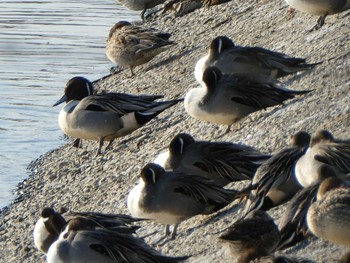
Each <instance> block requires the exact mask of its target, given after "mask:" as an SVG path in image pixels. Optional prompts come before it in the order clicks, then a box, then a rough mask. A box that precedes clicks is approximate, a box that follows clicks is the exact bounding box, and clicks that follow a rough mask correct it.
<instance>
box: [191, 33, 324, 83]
mask: <svg viewBox="0 0 350 263" xmlns="http://www.w3.org/2000/svg"><path fill="white" fill-rule="evenodd" d="M320 63H322V62H317V63H313V64H308V63H306V59H305V58H295V57H291V56H288V55H286V54H284V53H280V52H275V51H272V50H269V49H265V48H262V47H244V46H238V45H236V44H235V43H234V42H233V41H232V39H230V38H229V37H227V36H218V37H216V38H214V39H213V40H212V41H211V43H210V46H209V51H208V54H206V55H205V56H203V57H202V58H200V59H199V60H198V61H197V63H196V66H195V71H194V72H195V78H196V80H197V82H198V83H202V79H203V73H204V71H205V70H206V69H207V68H208V67H210V66H215V67H217V68H218V69H219V70H220V71H221V72H222V73H225V74H232V73H239V74H247V75H253V76H255V77H269V78H272V79H277V78H281V77H285V76H287V75H290V74H295V73H297V72H299V71H304V70H308V69H312V68H314V67H315V66H316V65H318V64H320Z"/></svg>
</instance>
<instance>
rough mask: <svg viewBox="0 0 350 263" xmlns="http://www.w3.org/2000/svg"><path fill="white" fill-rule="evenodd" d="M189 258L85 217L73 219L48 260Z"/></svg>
mask: <svg viewBox="0 0 350 263" xmlns="http://www.w3.org/2000/svg"><path fill="white" fill-rule="evenodd" d="M187 258H188V257H167V256H164V255H162V254H160V253H159V252H158V251H156V250H154V249H153V248H151V247H150V246H148V245H147V244H146V243H145V242H144V241H143V240H142V239H140V238H137V237H135V236H133V235H130V234H123V233H119V232H118V231H110V230H107V229H103V228H100V229H96V228H95V226H94V224H93V222H91V221H90V220H87V219H84V218H74V219H72V220H71V221H69V223H68V225H67V226H66V228H65V229H64V231H63V232H62V233H61V234H60V236H59V238H58V239H57V240H56V241H55V242H54V243H53V244H52V245H51V246H50V249H49V251H48V253H47V262H48V263H57V262H62V263H63V262H64V263H96V262H99V263H112V262H114V263H115V262H133V263H151V262H152V263H153V262H159V263H163V262H167V263H168V262H169V263H170V262H172V263H175V262H180V261H183V260H185V259H187Z"/></svg>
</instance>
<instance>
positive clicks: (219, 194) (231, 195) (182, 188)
mask: <svg viewBox="0 0 350 263" xmlns="http://www.w3.org/2000/svg"><path fill="white" fill-rule="evenodd" d="M170 181H171V183H170V184H169V185H171V190H172V191H174V192H175V193H181V194H183V195H186V196H188V197H190V198H192V199H194V200H196V201H197V202H199V203H202V204H203V205H210V204H228V203H230V202H232V201H233V200H234V199H235V196H236V194H237V191H235V190H229V189H224V188H222V187H221V186H219V185H217V184H216V183H215V182H214V181H213V180H210V179H208V178H205V177H203V176H198V175H187V174H177V175H176V176H173V177H170Z"/></svg>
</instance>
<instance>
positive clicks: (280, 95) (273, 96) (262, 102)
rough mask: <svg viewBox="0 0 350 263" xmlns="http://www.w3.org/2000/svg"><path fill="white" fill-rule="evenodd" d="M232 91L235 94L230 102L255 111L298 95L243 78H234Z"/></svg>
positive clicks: (272, 85) (268, 84)
mask: <svg viewBox="0 0 350 263" xmlns="http://www.w3.org/2000/svg"><path fill="white" fill-rule="evenodd" d="M232 89H234V92H235V94H234V95H233V96H232V97H231V100H232V101H234V102H236V103H239V104H243V105H245V106H249V107H252V108H254V109H255V110H262V109H266V108H268V107H271V106H275V105H278V104H283V102H284V101H285V100H287V99H291V98H294V95H295V94H298V93H299V92H294V91H291V90H287V89H282V88H279V87H277V86H276V85H275V84H274V83H272V82H264V81H262V82H259V81H257V82H255V81H253V80H250V79H247V78H245V77H239V78H236V82H235V83H234V86H233V87H232Z"/></svg>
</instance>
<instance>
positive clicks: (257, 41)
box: [0, 0, 350, 262]
mask: <svg viewBox="0 0 350 263" xmlns="http://www.w3.org/2000/svg"><path fill="white" fill-rule="evenodd" d="M286 10H287V5H286V4H285V3H284V1H269V0H266V1H258V3H256V1H253V0H250V1H249V0H248V1H243V0H236V1H235V0H232V1H230V2H228V3H225V4H221V5H217V6H213V7H210V8H209V9H207V8H200V9H197V10H195V11H194V12H192V13H190V14H188V15H185V16H182V17H178V18H176V19H173V18H171V17H162V18H159V19H157V20H154V21H152V22H147V24H149V25H151V26H153V27H157V28H159V29H161V30H163V31H167V32H170V33H172V34H173V36H172V39H173V40H174V41H176V42H177V45H175V46H173V47H171V48H170V49H169V50H168V51H166V52H164V53H162V55H160V56H158V57H156V58H155V59H154V60H152V61H151V62H150V63H147V64H145V65H143V66H140V67H137V68H136V71H135V72H136V76H134V77H133V78H129V77H128V76H129V71H128V70H124V71H122V72H121V73H119V74H115V75H113V76H111V77H109V78H106V79H104V80H102V81H99V82H98V83H97V84H96V87H97V88H98V89H100V90H107V91H118V92H127V93H136V94H141V93H143V94H164V95H165V98H167V99H171V98H178V97H183V96H184V95H185V94H186V92H187V91H188V90H189V89H190V88H193V87H196V86H197V85H198V84H197V83H196V81H195V79H194V74H193V70H194V65H195V63H196V61H197V60H198V59H199V58H200V57H201V56H202V55H203V54H204V53H206V50H207V47H208V45H209V43H210V41H211V40H212V39H213V38H214V37H216V36H218V35H227V36H229V37H231V38H232V39H233V40H234V41H235V43H236V44H238V45H250V46H254V45H256V46H262V47H266V48H270V49H273V50H276V51H280V52H284V53H286V54H289V55H293V56H297V57H306V58H308V62H310V63H311V62H318V61H323V64H321V65H319V66H318V67H317V68H316V69H314V70H311V71H307V72H305V73H303V74H299V75H296V76H294V77H293V78H289V79H283V80H282V82H283V83H285V84H286V86H287V87H288V88H291V89H295V90H305V89H312V90H314V91H313V92H312V93H310V94H308V95H306V96H302V97H299V98H296V99H293V100H290V101H288V102H286V104H285V105H284V106H279V107H275V108H269V109H268V110H266V111H261V112H258V113H254V114H251V115H250V116H248V117H247V118H246V119H244V120H243V121H241V123H240V125H235V126H234V127H233V131H231V132H230V133H228V134H225V135H224V136H221V135H222V134H223V133H224V131H225V129H226V127H223V126H218V125H214V124H209V123H204V122H201V121H198V120H195V119H193V118H191V117H190V116H189V115H188V114H186V112H185V110H184V107H183V104H182V103H179V104H178V105H176V106H175V107H173V108H171V109H169V110H167V111H165V112H164V113H162V114H161V115H159V117H158V118H156V119H155V120H153V121H151V122H150V123H149V124H148V125H146V126H145V127H143V128H141V129H139V130H138V131H136V132H134V133H133V134H131V135H129V136H126V137H124V138H121V139H118V140H116V142H115V143H114V147H113V149H111V150H110V151H108V152H106V153H105V154H103V155H102V156H99V157H95V153H96V150H97V143H96V142H85V141H84V144H83V148H82V149H76V148H73V147H72V146H71V144H67V145H64V146H62V147H60V148H59V149H56V150H53V151H50V152H48V153H46V154H45V155H43V156H41V157H40V158H39V159H37V160H35V161H33V162H32V163H31V164H30V165H29V169H30V170H31V171H32V175H31V176H30V177H29V178H28V179H26V180H25V181H24V182H22V183H20V184H19V186H18V187H19V189H20V192H21V193H22V194H21V195H20V196H19V199H18V202H17V203H15V204H12V205H11V206H10V207H7V208H5V209H3V211H2V214H1V217H0V220H1V221H0V224H1V226H0V251H1V252H0V254H1V256H0V262H43V261H45V256H44V255H42V254H41V253H40V252H38V251H37V250H36V249H35V247H34V242H33V238H32V231H33V228H34V224H35V222H36V220H37V219H38V216H39V212H40V210H41V209H42V208H43V207H45V206H52V207H54V208H56V209H59V208H61V207H67V208H68V209H70V210H75V211H100V212H109V213H126V214H128V210H127V207H126V198H127V195H128V192H129V190H130V189H131V188H132V187H133V186H134V185H135V184H136V183H137V182H138V177H139V174H140V170H141V168H142V167H143V166H144V165H145V164H147V163H148V162H151V161H152V160H153V159H154V158H155V157H156V156H157V154H158V153H159V152H160V151H162V150H163V149H164V148H165V147H167V145H168V143H169V141H170V140H171V138H172V137H173V136H174V135H176V134H177V133H179V132H187V133H190V134H192V135H193V136H194V137H195V138H196V139H203V140H213V141H214V140H217V141H231V142H236V143H238V142H239V143H245V144H248V145H251V146H255V147H257V148H258V149H260V150H261V151H264V152H268V153H272V152H274V151H276V150H278V149H281V148H283V147H285V146H286V145H287V143H288V138H289V136H290V135H291V134H293V133H295V132H296V131H299V130H306V131H309V132H313V131H315V130H317V129H319V128H325V129H329V130H331V131H332V132H333V134H334V135H335V136H336V137H339V138H349V137H350V136H349V131H348V130H349V126H350V125H349V124H350V114H349V112H350V108H349V107H350V98H349V95H348V94H349V91H350V27H349V24H350V15H349V14H350V13H349V11H347V12H343V13H341V14H337V15H333V16H330V17H328V18H327V19H326V24H325V25H324V26H323V27H322V28H321V29H320V30H318V31H314V32H309V31H308V30H309V29H311V28H312V27H313V25H314V24H315V23H316V20H317V17H314V16H311V15H307V14H303V13H299V12H297V13H296V14H295V16H294V17H293V18H289V19H288V17H287V16H286ZM109 26H111V25H108V27H109ZM62 85H64V84H62ZM53 121H54V120H53ZM237 187H241V183H240V184H238V185H237ZM284 209H285V206H280V207H278V208H276V209H273V210H272V211H271V213H270V214H271V215H272V216H273V217H274V218H275V219H276V221H277V222H278V220H279V218H280V217H281V215H282V214H283V213H284ZM239 215H240V207H239V206H237V205H235V204H232V205H231V206H230V207H229V208H227V209H225V210H224V211H223V212H220V213H219V214H217V215H215V216H197V217H194V218H192V219H189V220H187V221H185V222H183V223H182V224H181V225H180V227H179V229H178V236H177V238H176V240H175V241H171V242H168V243H167V244H165V245H163V246H155V247H156V249H158V250H160V251H162V252H163V253H165V254H167V255H177V256H180V255H192V257H191V258H190V259H189V260H188V261H189V262H232V261H233V259H232V258H230V257H229V256H227V255H226V254H225V251H224V249H223V246H222V244H220V243H219V242H218V241H217V236H218V234H215V232H217V231H219V230H221V229H223V228H225V227H226V226H228V225H230V224H231V223H232V222H234V221H235V220H236V219H237V218H238V217H239ZM143 226H144V227H143V228H142V229H140V230H139V231H138V233H139V235H141V236H143V235H146V234H148V233H152V232H156V234H155V235H153V236H151V237H148V238H146V241H147V242H149V243H152V242H154V241H156V240H157V239H159V237H160V236H161V235H163V226H161V225H159V224H156V223H152V222H147V223H144V224H143ZM346 251H347V249H346V248H345V247H342V246H338V245H333V244H331V243H328V242H325V241H322V240H319V239H316V238H310V239H308V240H306V241H304V242H302V243H300V244H298V245H297V246H295V247H293V248H290V249H287V250H284V251H281V252H280V253H282V254H286V255H292V256H302V257H304V258H309V259H311V260H314V261H316V262H336V261H337V260H338V259H339V258H340V256H341V255H342V254H344V253H345V252H346Z"/></svg>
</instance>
